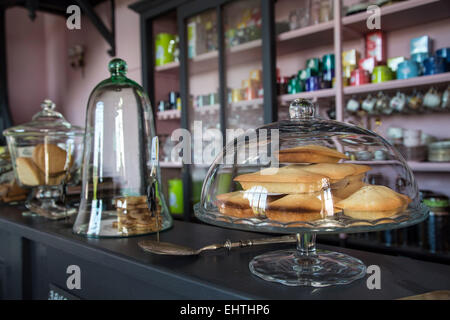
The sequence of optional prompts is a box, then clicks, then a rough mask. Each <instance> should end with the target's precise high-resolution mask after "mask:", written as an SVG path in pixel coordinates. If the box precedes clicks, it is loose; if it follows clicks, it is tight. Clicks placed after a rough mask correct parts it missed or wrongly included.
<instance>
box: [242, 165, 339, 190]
mask: <svg viewBox="0 0 450 320" xmlns="http://www.w3.org/2000/svg"><path fill="white" fill-rule="evenodd" d="M305 167H307V165H289V166H285V167H281V168H266V169H263V170H261V171H258V172H254V173H249V174H243V175H240V176H237V177H236V178H234V180H235V181H238V182H239V183H240V184H241V186H242V188H243V189H244V190H248V189H250V188H252V187H255V186H260V187H263V188H265V189H266V190H267V191H268V192H269V193H284V194H290V193H311V192H316V191H319V190H321V189H322V188H324V187H326V186H327V185H329V183H330V179H329V178H328V177H327V176H326V175H323V174H320V173H313V172H309V171H306V170H304V168H305Z"/></svg>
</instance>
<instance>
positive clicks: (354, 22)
mask: <svg viewBox="0 0 450 320" xmlns="http://www.w3.org/2000/svg"><path fill="white" fill-rule="evenodd" d="M368 17H369V14H368V13H367V12H361V13H358V14H354V15H350V16H347V17H343V18H342V26H343V28H344V39H348V36H347V35H349V36H350V37H352V34H353V35H354V37H359V36H360V35H361V34H364V33H367V32H368V31H369V30H368V29H367V22H366V21H367V18H368ZM448 17H450V1H448V0H407V1H402V2H399V3H394V4H390V5H385V6H383V7H381V28H382V30H383V31H392V30H398V29H403V28H408V27H412V26H417V25H421V24H425V23H429V22H433V21H437V20H441V19H445V18H448ZM346 31H350V32H346Z"/></svg>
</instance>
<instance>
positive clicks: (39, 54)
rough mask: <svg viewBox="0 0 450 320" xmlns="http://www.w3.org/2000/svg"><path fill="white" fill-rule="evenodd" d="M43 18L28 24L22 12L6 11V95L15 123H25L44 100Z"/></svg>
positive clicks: (45, 85) (45, 65)
mask: <svg viewBox="0 0 450 320" xmlns="http://www.w3.org/2000/svg"><path fill="white" fill-rule="evenodd" d="M46 16H47V15H45V14H39V15H38V16H37V17H36V20H35V21H34V22H31V20H30V19H29V18H28V12H27V11H26V10H25V9H22V8H12V9H8V10H7V11H6V41H7V45H6V54H7V73H8V88H9V92H8V94H9V106H10V110H11V115H12V119H13V122H14V123H15V124H18V123H23V122H26V121H29V120H30V117H31V115H33V114H34V113H36V112H37V111H38V110H39V104H40V102H41V101H42V100H43V99H44V98H45V97H47V86H48V83H47V53H46V47H45V46H44V45H42V44H43V43H45V19H46Z"/></svg>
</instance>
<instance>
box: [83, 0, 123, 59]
mask: <svg viewBox="0 0 450 320" xmlns="http://www.w3.org/2000/svg"><path fill="white" fill-rule="evenodd" d="M75 2H76V3H77V4H78V5H79V6H80V8H81V10H82V12H83V13H84V14H85V15H86V16H87V17H88V18H89V20H91V22H92V24H93V25H94V26H95V27H96V28H97V30H98V32H100V34H101V35H102V37H103V38H104V39H105V40H106V42H108V44H109V45H110V47H111V48H110V49H109V50H108V54H109V55H110V56H111V57H114V56H115V55H116V21H115V5H114V0H110V4H111V31H110V30H108V28H107V27H106V26H105V24H104V23H103V21H102V19H100V17H99V16H98V15H97V13H96V12H95V10H94V7H93V6H92V5H91V3H90V2H89V1H88V0H75Z"/></svg>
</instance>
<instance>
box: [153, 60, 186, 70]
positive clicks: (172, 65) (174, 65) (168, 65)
mask: <svg viewBox="0 0 450 320" xmlns="http://www.w3.org/2000/svg"><path fill="white" fill-rule="evenodd" d="M179 67H180V62H179V61H174V62H169V63H166V64H164V65H162V66H156V67H155V71H156V72H165V71H174V70H177V69H178V68H179Z"/></svg>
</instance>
